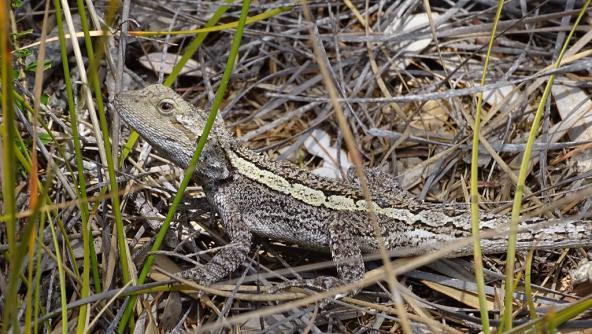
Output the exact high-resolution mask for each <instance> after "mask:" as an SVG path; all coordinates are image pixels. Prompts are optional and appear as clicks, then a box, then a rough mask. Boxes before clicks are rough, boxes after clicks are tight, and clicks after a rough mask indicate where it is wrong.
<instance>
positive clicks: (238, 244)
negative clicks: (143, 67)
mask: <svg viewBox="0 0 592 334" xmlns="http://www.w3.org/2000/svg"><path fill="white" fill-rule="evenodd" d="M113 105H114V108H115V110H116V111H117V112H118V113H119V115H120V116H121V118H122V119H123V120H124V121H125V122H126V123H127V124H128V125H129V126H131V127H132V128H133V129H135V130H136V131H137V132H138V133H139V134H140V136H141V137H143V138H144V139H145V140H146V141H147V142H148V143H149V144H151V145H152V146H153V147H154V148H155V149H156V150H157V151H158V152H159V153H160V154H161V155H162V156H163V157H165V158H167V159H169V160H170V161H172V162H173V163H174V164H175V165H177V166H178V167H180V168H183V169H186V168H187V166H188V164H189V161H190V160H191V157H192V155H193V153H194V151H195V148H196V145H197V141H198V140H199V137H200V136H201V135H202V131H203V128H204V125H205V122H206V119H207V115H206V114H205V113H204V111H202V110H200V109H198V108H196V107H195V106H193V105H192V104H190V103H189V102H187V101H185V100H184V99H183V98H182V97H181V96H180V95H178V94H177V93H176V92H175V91H174V90H173V89H171V88H169V87H166V86H163V85H160V84H156V85H150V86H147V87H145V88H143V89H140V90H135V91H127V92H123V93H120V94H119V95H117V96H116V97H115V98H114V101H113ZM193 177H194V179H195V181H196V182H197V183H199V184H200V185H201V186H202V187H203V190H204V193H205V195H206V198H207V200H208V202H209V203H210V204H211V206H212V207H213V208H214V209H215V210H216V211H217V213H218V215H219V216H220V218H221V220H222V226H223V228H224V230H225V233H226V234H227V236H228V238H229V239H230V244H229V245H228V247H226V248H224V249H222V250H220V251H218V252H217V253H216V254H215V255H214V256H213V257H212V258H211V260H210V261H209V262H208V263H207V264H205V265H204V266H200V267H196V268H193V269H189V270H186V271H184V272H182V273H181V276H182V277H183V278H188V279H192V280H194V281H196V282H197V283H200V284H203V285H210V284H212V283H215V282H217V281H220V280H222V279H223V278H224V277H226V276H228V275H229V274H230V273H232V272H233V271H235V270H236V269H237V268H238V267H239V266H240V265H241V264H242V263H243V261H244V260H245V259H246V257H247V255H248V253H249V251H250V249H251V244H252V242H253V237H254V236H259V237H264V238H268V239H271V240H275V241H281V242H286V243H289V244H295V245H299V246H301V247H306V248H311V249H321V250H328V251H330V253H331V256H332V259H333V261H334V263H335V265H336V268H337V274H338V277H329V276H322V277H318V278H316V279H307V280H305V282H301V284H302V285H305V286H308V287H317V288H328V287H331V286H335V285H339V284H343V283H350V282H354V281H357V280H360V279H361V278H362V277H363V275H364V274H365V272H366V270H365V265H364V261H363V255H364V254H368V253H373V252H376V250H377V249H378V247H379V245H378V243H377V238H376V233H375V231H374V228H373V225H372V224H371V223H370V222H369V212H368V210H369V209H371V210H372V212H373V213H374V215H375V218H376V219H377V223H378V226H379V229H380V231H379V232H380V234H381V235H382V240H383V242H384V246H385V247H386V248H387V249H388V250H389V251H390V252H391V254H393V255H394V256H415V255H422V254H426V253H429V252H432V251H434V250H437V249H438V248H439V247H441V246H442V245H443V244H446V243H449V242H454V241H455V240H459V239H463V238H467V237H470V236H471V235H472V233H471V217H470V211H469V210H468V209H467V207H466V206H464V205H459V204H435V203H429V202H423V201H419V200H416V199H415V198H414V197H413V196H412V195H411V194H410V193H408V192H406V191H405V190H403V189H401V188H398V187H396V186H395V187H393V186H388V184H387V183H385V181H384V179H383V178H382V175H381V174H377V177H376V178H375V179H374V181H372V179H370V178H369V183H370V185H372V187H371V191H370V195H371V196H370V200H368V199H367V198H365V197H364V196H363V193H362V192H361V191H360V189H359V186H357V185H356V184H355V182H343V181H340V180H337V179H329V178H324V177H321V176H317V175H314V174H312V173H311V172H309V171H307V170H305V169H301V168H298V167H296V166H295V165H293V164H291V163H289V162H285V161H275V160H272V159H269V158H267V157H266V156H265V155H263V154H260V153H256V152H254V151H252V150H250V149H248V148H246V147H244V146H243V145H242V144H241V143H239V141H238V140H237V139H236V138H234V137H233V136H232V134H231V133H230V132H229V131H228V130H227V129H226V127H225V125H224V122H223V121H221V120H216V122H215V124H214V126H213V128H212V130H211V133H210V135H209V137H208V138H207V142H206V145H205V147H204V149H203V151H202V154H201V156H200V160H199V162H198V164H197V167H196V170H195V172H194V174H193ZM381 184H387V185H385V186H382V185H381ZM390 184H393V183H390ZM509 221H510V218H509V216H507V215H501V214H490V213H485V212H481V213H480V228H481V229H482V230H491V229H503V228H506V227H507V226H508V224H509ZM591 232H592V221H585V220H573V221H568V220H560V219H556V220H554V221H553V222H551V223H549V222H548V221H547V220H546V219H543V218H528V219H524V220H523V221H521V222H520V224H519V233H518V235H517V249H518V250H526V249H533V248H536V249H557V248H569V247H582V246H592V238H591V236H592V234H591ZM506 244H507V234H503V233H501V234H499V235H497V236H496V237H494V238H492V239H484V240H481V247H482V252H483V253H484V254H491V253H502V252H505V251H506ZM470 254H472V247H470V246H467V247H464V248H461V249H458V250H457V251H456V252H453V253H451V254H449V256H450V257H457V256H466V255H470Z"/></svg>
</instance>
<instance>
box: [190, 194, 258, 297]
mask: <svg viewBox="0 0 592 334" xmlns="http://www.w3.org/2000/svg"><path fill="white" fill-rule="evenodd" d="M216 205H217V208H218V211H219V214H220V216H221V218H222V222H223V225H224V230H225V231H226V234H228V237H229V238H230V244H229V245H228V247H226V248H224V249H222V250H220V251H219V252H218V253H216V255H214V257H213V258H212V259H211V260H210V261H209V262H208V263H207V264H206V265H205V266H203V267H199V268H198V267H196V268H193V269H190V270H186V271H184V272H182V273H181V277H183V278H187V279H192V280H194V281H196V282H198V283H199V284H202V285H210V284H212V283H215V282H217V281H220V280H221V279H223V278H224V277H226V276H228V274H230V273H232V272H234V271H235V270H236V269H238V267H239V266H240V265H241V263H243V261H244V260H245V259H246V257H247V255H248V253H249V251H250V250H251V242H252V239H253V237H252V234H251V232H250V231H249V229H248V227H247V226H246V224H245V223H244V221H243V219H242V215H241V213H240V209H239V208H238V206H236V205H235V204H232V203H229V202H225V203H217V204H216Z"/></svg>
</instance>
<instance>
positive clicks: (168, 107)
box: [158, 99, 175, 116]
mask: <svg viewBox="0 0 592 334" xmlns="http://www.w3.org/2000/svg"><path fill="white" fill-rule="evenodd" d="M158 110H159V111H160V113H161V114H163V115H165V116H168V115H170V114H172V113H173V111H175V103H174V102H173V100H171V99H164V100H162V101H160V102H159V103H158Z"/></svg>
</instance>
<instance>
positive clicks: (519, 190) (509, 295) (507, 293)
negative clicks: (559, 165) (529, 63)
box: [502, 0, 591, 330]
mask: <svg viewBox="0 0 592 334" xmlns="http://www.w3.org/2000/svg"><path fill="white" fill-rule="evenodd" d="M590 1H591V0H587V1H586V3H585V4H584V6H582V9H581V10H580V13H579V14H578V17H577V18H576V21H575V22H574V24H573V26H572V29H571V30H570V32H569V35H568V36H567V38H566V39H565V42H564V43H563V46H562V48H561V52H560V53H559V56H558V57H557V60H556V61H555V64H554V66H553V68H555V69H557V68H558V67H559V66H560V65H561V61H562V60H563V56H564V55H565V51H566V50H567V46H568V45H569V42H570V41H571V38H572V37H573V34H574V32H575V30H576V28H577V27H578V25H579V23H580V21H581V19H582V17H583V16H584V14H585V13H586V10H587V8H588V6H589V5H590ZM554 81H555V75H554V74H552V75H550V76H549V81H547V85H546V86H545V90H544V91H543V96H542V97H541V100H540V101H539V105H538V108H537V110H536V113H535V116H534V120H533V121H532V126H531V128H530V132H529V134H528V140H527V142H526V147H525V149H524V156H523V157H522V162H521V164H520V172H519V174H518V183H517V184H516V194H515V195H514V202H513V204H512V219H511V221H510V235H509V237H508V254H507V257H506V272H505V276H506V277H505V281H504V312H503V317H502V324H503V327H502V330H504V329H505V330H509V329H511V328H512V302H513V288H512V287H513V284H514V264H515V262H516V242H517V236H516V234H517V230H518V222H519V220H520V208H521V205H522V196H523V190H524V184H525V182H526V177H527V176H528V165H529V163H530V156H531V154H532V146H533V144H534V141H535V139H536V134H537V132H538V130H539V125H540V123H541V118H542V116H543V110H544V108H545V104H546V103H547V98H548V97H549V93H550V92H551V87H553V82H554Z"/></svg>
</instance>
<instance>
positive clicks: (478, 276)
mask: <svg viewBox="0 0 592 334" xmlns="http://www.w3.org/2000/svg"><path fill="white" fill-rule="evenodd" d="M503 5H504V2H503V0H498V7H497V11H496V13H495V19H494V22H493V25H492V28H491V34H490V35H489V44H488V46H487V55H486V56H485V63H484V64H483V72H482V74H481V86H483V85H485V78H486V77H487V71H488V67H489V58H490V56H491V50H492V48H493V42H494V41H495V38H496V36H495V34H496V31H497V25H498V22H499V20H500V16H501V13H502V8H503ZM482 108H483V92H481V93H479V96H478V98H477V110H476V112H475V124H474V125H473V146H472V152H471V230H472V233H473V236H474V237H475V238H474V239H473V240H474V241H473V261H474V262H475V281H476V283H477V295H478V298H479V313H480V316H481V326H483V333H485V334H488V333H489V332H490V327H489V312H488V311H489V310H488V309H487V294H486V293H485V277H484V274H483V257H482V252H481V237H480V235H481V233H480V228H479V133H480V130H481V109H482Z"/></svg>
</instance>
